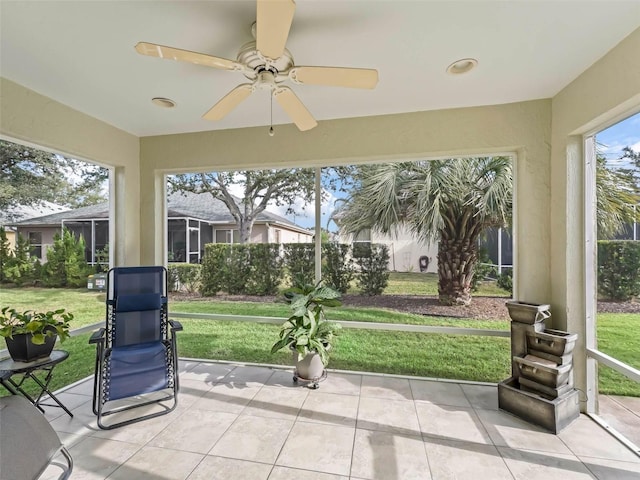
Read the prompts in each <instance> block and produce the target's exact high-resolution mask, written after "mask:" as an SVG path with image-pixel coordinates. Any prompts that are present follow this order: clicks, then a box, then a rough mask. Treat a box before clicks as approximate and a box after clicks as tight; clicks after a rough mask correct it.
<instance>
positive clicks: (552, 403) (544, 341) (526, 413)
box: [498, 300, 580, 433]
mask: <svg viewBox="0 0 640 480" xmlns="http://www.w3.org/2000/svg"><path fill="white" fill-rule="evenodd" d="M507 308H508V310H509V316H510V317H511V377H510V378H508V379H507V380H504V381H502V382H500V383H499V384H498V405H499V407H500V408H501V409H502V410H506V411H507V412H510V413H513V414H514V415H516V416H518V417H520V418H522V419H524V420H527V421H528V422H530V423H533V424H535V425H539V426H541V427H543V428H546V429H547V430H550V431H552V432H553V433H558V432H559V431H560V430H562V429H563V428H565V427H566V426H568V425H569V424H570V423H571V422H573V421H574V420H575V419H576V418H578V416H579V415H580V403H579V400H578V393H579V392H578V390H576V389H575V388H574V386H573V348H574V346H575V343H576V340H577V339H578V335H577V334H571V333H568V332H563V331H561V330H552V329H548V328H546V325H545V321H546V320H548V319H549V318H550V317H551V313H550V306H549V305H538V304H531V303H525V302H519V301H515V300H512V301H508V302H507Z"/></svg>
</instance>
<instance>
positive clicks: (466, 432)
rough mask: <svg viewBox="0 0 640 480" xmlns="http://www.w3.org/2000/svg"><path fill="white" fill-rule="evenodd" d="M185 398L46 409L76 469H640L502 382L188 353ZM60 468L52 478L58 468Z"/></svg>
mask: <svg viewBox="0 0 640 480" xmlns="http://www.w3.org/2000/svg"><path fill="white" fill-rule="evenodd" d="M181 372H182V373H181V375H180V379H181V380H180V381H181V393H180V395H179V406H178V408H177V409H176V410H175V411H174V412H172V413H170V414H168V415H164V416H161V417H158V418H155V419H152V420H148V421H144V422H140V423H137V424H133V425H129V426H126V427H121V428H118V429H115V430H110V431H104V430H99V429H97V427H96V423H95V417H94V415H93V414H92V413H91V402H90V395H91V388H92V382H91V381H90V380H86V381H84V382H82V383H79V384H77V385H75V386H73V387H71V388H68V389H66V390H65V391H64V392H62V393H60V395H59V397H60V398H61V399H62V400H63V401H64V402H65V404H66V405H67V406H69V407H70V408H71V409H72V411H73V413H74V418H73V419H71V418H69V417H68V416H67V415H66V414H65V413H64V412H62V411H61V410H60V409H58V408H47V409H46V411H47V413H46V415H47V417H48V418H49V420H50V422H51V424H52V425H53V426H54V428H55V429H56V431H57V432H58V433H59V435H60V437H61V438H62V440H63V442H64V443H65V444H66V445H67V446H68V447H69V451H70V452H71V455H72V456H73V458H74V462H75V466H74V472H73V475H72V476H71V479H72V480H81V479H92V480H93V479H95V480H98V479H109V480H125V479H126V480H135V479H154V480H179V479H188V480H218V479H220V480H243V479H251V480H266V479H269V480H293V479H296V480H347V479H353V480H365V479H382V480H394V479H420V480H422V479H424V480H427V479H434V480H435V479H437V480H440V479H482V480H484V479H489V480H493V479H526V480H536V479H544V480H553V479H562V480H571V479H594V478H595V479H602V480H604V479H612V480H613V479H615V480H624V479H640V457H638V456H636V455H635V454H634V453H633V452H631V451H630V450H628V449H627V448H626V447H624V446H623V445H622V444H620V443H618V442H617V441H616V440H615V439H614V438H613V437H612V436H610V435H609V434H608V433H607V432H606V431H605V430H603V429H602V428H601V427H600V426H598V425H597V424H596V423H594V422H593V421H591V420H590V419H589V418H588V417H585V416H582V417H580V418H579V419H578V420H576V421H575V422H574V423H573V424H571V425H570V426H569V427H567V428H566V429H565V430H563V431H562V432H561V433H560V434H559V435H557V436H556V435H552V434H549V433H546V432H545V431H543V430H541V429H539V428H537V427H535V426H532V425H530V424H528V423H526V422H524V421H521V420H519V419H518V418H516V417H514V416H512V415H510V414H508V413H505V412H502V411H500V410H498V404H497V389H496V387H495V386H488V385H475V384H458V383H445V382H434V381H428V380H420V379H407V378H400V377H393V376H376V375H367V374H352V373H338V372H330V373H329V376H328V378H327V379H326V381H324V382H322V383H321V384H320V388H319V389H318V390H311V389H308V388H306V386H305V384H302V383H301V384H300V385H297V386H296V385H295V384H294V383H293V382H292V373H291V370H284V369H279V368H271V367H260V366H245V365H233V364H222V363H205V362H195V361H182V362H181ZM58 472H59V471H58V470H57V469H56V467H50V468H49V470H47V472H45V474H44V475H43V477H42V478H43V479H44V478H46V479H49V478H55V475H56V474H57V473H58Z"/></svg>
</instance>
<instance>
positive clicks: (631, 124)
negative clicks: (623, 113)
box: [596, 113, 640, 167]
mask: <svg viewBox="0 0 640 480" xmlns="http://www.w3.org/2000/svg"><path fill="white" fill-rule="evenodd" d="M596 141H597V142H598V144H600V149H601V150H602V152H603V153H604V155H605V156H606V157H607V163H608V164H609V165H610V166H611V167H624V166H626V165H625V162H624V161H623V160H619V159H620V157H621V156H622V149H623V148H624V147H631V149H632V150H633V151H634V152H640V113H636V114H635V115H632V116H631V117H629V118H627V119H625V120H623V121H622V122H619V123H616V124H615V125H613V126H611V127H609V128H607V129H606V130H603V131H601V132H600V133H598V134H596Z"/></svg>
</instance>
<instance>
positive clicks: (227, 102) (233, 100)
mask: <svg viewBox="0 0 640 480" xmlns="http://www.w3.org/2000/svg"><path fill="white" fill-rule="evenodd" d="M252 92H253V86H252V85H251V84H250V83H243V84H241V85H238V86H237V87H236V88H234V89H233V90H231V91H230V92H229V93H227V94H226V95H225V96H224V97H222V98H221V99H220V101H218V103H216V104H215V105H214V106H213V107H211V109H210V110H209V111H208V112H207V113H205V114H204V115H203V116H202V118H204V119H205V120H213V121H215V120H222V119H223V118H224V117H225V116H226V115H227V114H228V113H229V112H231V110H233V109H234V108H236V107H237V106H238V105H240V103H241V102H242V101H243V100H245V99H246V98H247V97H248V96H249V95H251V93H252Z"/></svg>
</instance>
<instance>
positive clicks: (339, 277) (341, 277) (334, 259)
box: [322, 242, 355, 293]
mask: <svg viewBox="0 0 640 480" xmlns="http://www.w3.org/2000/svg"><path fill="white" fill-rule="evenodd" d="M349 250H350V247H349V245H346V244H340V243H337V242H331V243H324V244H322V258H323V266H322V274H323V275H322V276H323V280H324V283H325V284H326V285H327V286H329V287H331V288H334V289H336V290H337V291H339V292H340V293H347V290H348V289H349V286H350V284H351V280H353V277H354V273H355V268H354V265H353V260H352V259H351V258H350V257H349Z"/></svg>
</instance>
